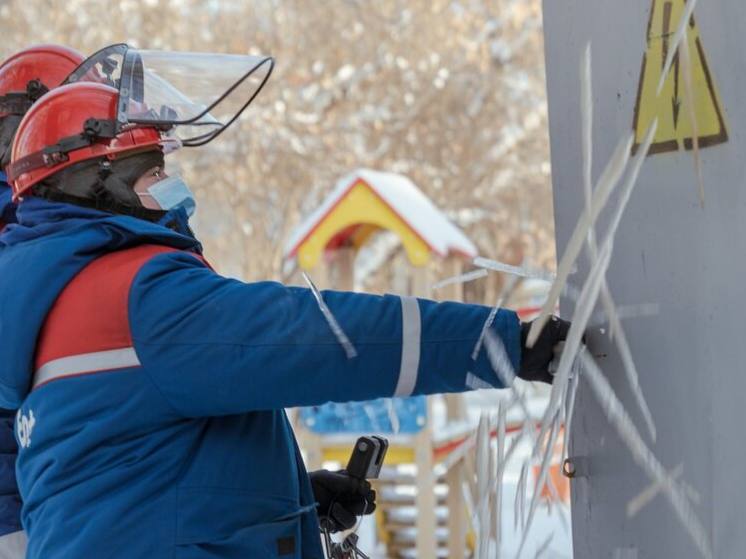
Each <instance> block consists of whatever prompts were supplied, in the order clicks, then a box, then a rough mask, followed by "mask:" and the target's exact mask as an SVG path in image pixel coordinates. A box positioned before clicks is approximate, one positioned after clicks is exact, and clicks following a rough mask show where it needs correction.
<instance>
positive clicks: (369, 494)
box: [308, 470, 376, 533]
mask: <svg viewBox="0 0 746 559" xmlns="http://www.w3.org/2000/svg"><path fill="white" fill-rule="evenodd" d="M308 476H309V477H310V478H311V487H312V488H313V495H314V497H315V499H316V510H317V511H318V514H319V518H320V519H321V522H322V523H326V527H327V529H328V530H329V531H330V532H332V533H334V532H340V531H342V530H349V529H350V528H352V527H353V526H355V523H356V522H357V517H358V516H360V515H363V514H371V513H372V512H374V511H375V510H376V492H375V491H374V490H373V489H371V487H370V482H368V481H367V480H364V479H357V478H354V477H352V476H350V475H349V474H348V473H347V472H345V471H344V470H341V471H339V472H330V471H329V470H317V471H315V472H310V473H309V474H308Z"/></svg>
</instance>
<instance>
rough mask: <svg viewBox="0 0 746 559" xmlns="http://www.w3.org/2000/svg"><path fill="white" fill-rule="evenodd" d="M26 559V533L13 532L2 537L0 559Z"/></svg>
mask: <svg viewBox="0 0 746 559" xmlns="http://www.w3.org/2000/svg"><path fill="white" fill-rule="evenodd" d="M25 557H26V532H13V533H12V534H6V535H5V536H0V559H24V558H25Z"/></svg>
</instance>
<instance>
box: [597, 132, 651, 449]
mask: <svg viewBox="0 0 746 559" xmlns="http://www.w3.org/2000/svg"><path fill="white" fill-rule="evenodd" d="M657 129H658V119H657V118H656V119H655V120H654V121H653V122H652V123H651V125H650V127H649V128H648V131H647V132H646V134H645V138H644V140H643V143H642V147H641V149H640V151H639V152H638V154H637V157H636V158H635V161H634V162H633V164H632V170H631V172H630V174H629V177H628V178H627V181H626V183H625V184H624V186H623V187H622V191H621V195H620V200H619V203H618V206H617V211H616V212H615V213H614V216H613V218H612V220H611V224H610V225H609V230H608V233H607V239H606V241H607V242H612V243H613V239H614V237H615V236H616V231H617V228H618V227H619V224H620V222H621V219H622V215H623V213H624V210H625V208H626V206H627V203H628V202H629V199H630V198H631V196H632V191H633V190H634V188H635V185H636V184H637V179H638V178H639V176H640V170H641V169H642V164H643V163H644V162H645V158H646V157H647V154H648V151H649V150H650V145H651V143H652V141H653V138H655V132H656V130H657ZM601 289H602V292H601V299H602V302H603V303H604V308H605V310H606V313H607V315H608V317H609V325H610V329H611V332H613V333H615V336H614V340H615V345H616V347H617V349H618V350H619V355H620V357H621V359H622V365H623V367H624V372H625V374H626V376H627V382H629V385H630V388H631V390H632V394H633V395H634V397H635V401H636V402H637V406H638V407H639V408H640V411H641V413H642V416H643V419H644V420H645V425H646V426H647V429H648V433H649V434H650V438H651V440H652V441H653V442H655V440H656V438H657V430H656V428H655V422H654V421H653V415H652V413H651V412H650V407H649V406H648V403H647V401H646V400H645V396H644V395H643V393H642V388H641V387H640V376H639V374H638V372H637V367H636V366H635V362H634V359H633V357H632V350H631V349H630V347H629V343H628V342H627V335H626V334H625V332H624V328H623V327H622V322H621V320H620V318H619V316H618V314H617V312H616V306H615V305H614V301H613V299H612V298H611V294H610V293H609V289H608V285H607V284H606V279H605V278H604V281H603V284H602V286H601Z"/></svg>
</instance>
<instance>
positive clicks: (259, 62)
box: [65, 44, 274, 147]
mask: <svg viewBox="0 0 746 559" xmlns="http://www.w3.org/2000/svg"><path fill="white" fill-rule="evenodd" d="M273 68H274V59H272V58H271V57H266V56H253V55H237V54H216V53H189V52H169V51H153V50H139V49H135V48H132V47H130V46H128V45H126V44H118V45H111V46H109V47H106V48H104V49H102V50H100V51H99V52H97V53H95V54H93V55H92V56H90V57H89V58H88V59H87V60H86V61H85V62H83V63H82V64H81V65H80V66H79V67H78V68H77V69H76V70H75V71H74V72H73V73H72V74H70V76H69V77H68V78H67V80H66V82H65V83H74V82H80V81H93V82H98V83H104V84H107V85H110V86H112V87H115V88H116V89H117V90H118V91H119V105H118V107H117V127H118V128H120V129H123V128H125V127H127V126H128V125H145V126H155V127H158V128H161V129H162V130H164V131H166V132H168V134H169V135H170V136H172V137H173V138H174V140H175V141H176V142H178V143H179V144H181V145H184V146H188V147H190V146H191V147H193V146H201V145H204V144H206V143H208V142H210V141H211V140H213V139H214V138H216V137H217V136H219V135H220V134H221V133H222V132H223V131H224V130H225V129H226V128H228V126H230V125H231V124H232V123H233V122H234V121H235V120H236V119H238V118H239V117H240V116H241V113H243V111H244V110H245V109H246V107H248V106H249V105H250V104H251V102H252V101H253V100H254V99H255V98H256V96H257V95H258V94H259V92H260V91H261V90H262V88H263V87H264V85H265V84H266V83H267V80H268V79H269V76H270V75H271V74H272V69H273Z"/></svg>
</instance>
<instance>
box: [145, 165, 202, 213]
mask: <svg viewBox="0 0 746 559" xmlns="http://www.w3.org/2000/svg"><path fill="white" fill-rule="evenodd" d="M141 195H143V196H147V195H150V196H151V197H152V198H153V200H155V201H156V203H157V204H158V205H159V206H160V207H161V209H162V210H165V211H169V210H173V209H176V208H183V209H184V211H186V214H187V216H189V217H192V215H194V211H195V210H196V209H197V202H196V201H195V199H194V194H193V193H192V191H191V190H190V189H189V187H188V186H187V184H186V183H185V182H184V180H183V179H182V178H181V177H180V176H179V175H171V176H168V177H166V178H165V179H163V180H159V181H158V182H156V183H153V184H151V185H150V186H149V187H148V191H147V194H145V193H142V194H141Z"/></svg>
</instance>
